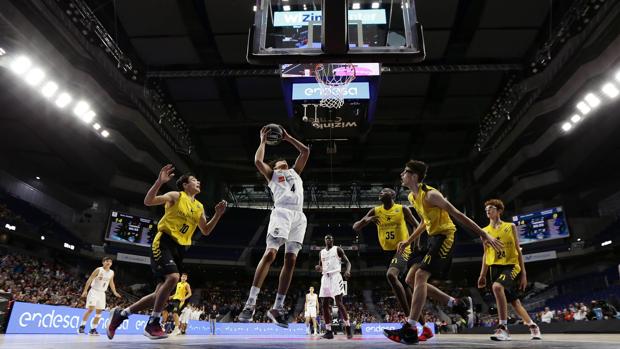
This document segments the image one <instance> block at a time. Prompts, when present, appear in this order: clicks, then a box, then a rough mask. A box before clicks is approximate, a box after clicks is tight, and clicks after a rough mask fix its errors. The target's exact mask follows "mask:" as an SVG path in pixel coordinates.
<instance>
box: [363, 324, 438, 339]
mask: <svg viewBox="0 0 620 349" xmlns="http://www.w3.org/2000/svg"><path fill="white" fill-rule="evenodd" d="M429 325H430V328H431V330H432V331H433V334H434V333H435V324H431V323H429ZM402 326H403V324H401V323H396V322H395V323H387V322H383V323H369V324H362V335H364V336H382V335H383V330H397V329H399V328H401V327H402ZM416 326H417V328H418V336H419V335H421V334H422V326H420V324H417V325H416Z"/></svg>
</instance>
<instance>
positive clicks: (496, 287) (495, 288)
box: [491, 282, 504, 292]
mask: <svg viewBox="0 0 620 349" xmlns="http://www.w3.org/2000/svg"><path fill="white" fill-rule="evenodd" d="M491 288H492V289H493V292H503V291H504V286H502V284H500V283H499V282H494V283H493V286H492V287H491Z"/></svg>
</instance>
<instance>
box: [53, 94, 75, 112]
mask: <svg viewBox="0 0 620 349" xmlns="http://www.w3.org/2000/svg"><path fill="white" fill-rule="evenodd" d="M71 99H72V98H71V95H70V94H68V93H66V92H63V93H61V94H60V95H59V96H58V98H56V106H57V107H58V108H64V107H66V106H67V105H68V104H69V103H71Z"/></svg>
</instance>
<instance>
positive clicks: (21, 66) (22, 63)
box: [11, 56, 32, 75]
mask: <svg viewBox="0 0 620 349" xmlns="http://www.w3.org/2000/svg"><path fill="white" fill-rule="evenodd" d="M30 66H32V62H31V61H30V59H28V57H26V56H19V57H17V58H15V59H14V60H13V63H11V70H12V71H13V72H14V73H15V74H17V75H22V74H23V73H25V72H26V71H28V69H30Z"/></svg>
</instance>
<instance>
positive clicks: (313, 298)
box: [304, 286, 319, 336]
mask: <svg viewBox="0 0 620 349" xmlns="http://www.w3.org/2000/svg"><path fill="white" fill-rule="evenodd" d="M318 314H319V299H318V295H317V294H316V293H314V287H312V286H310V292H309V293H308V294H306V304H305V306H304V317H305V318H306V333H307V334H310V320H312V326H313V327H314V332H313V334H314V335H315V336H316V335H317V334H319V333H318V332H317V324H316V316H317V315H318Z"/></svg>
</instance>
